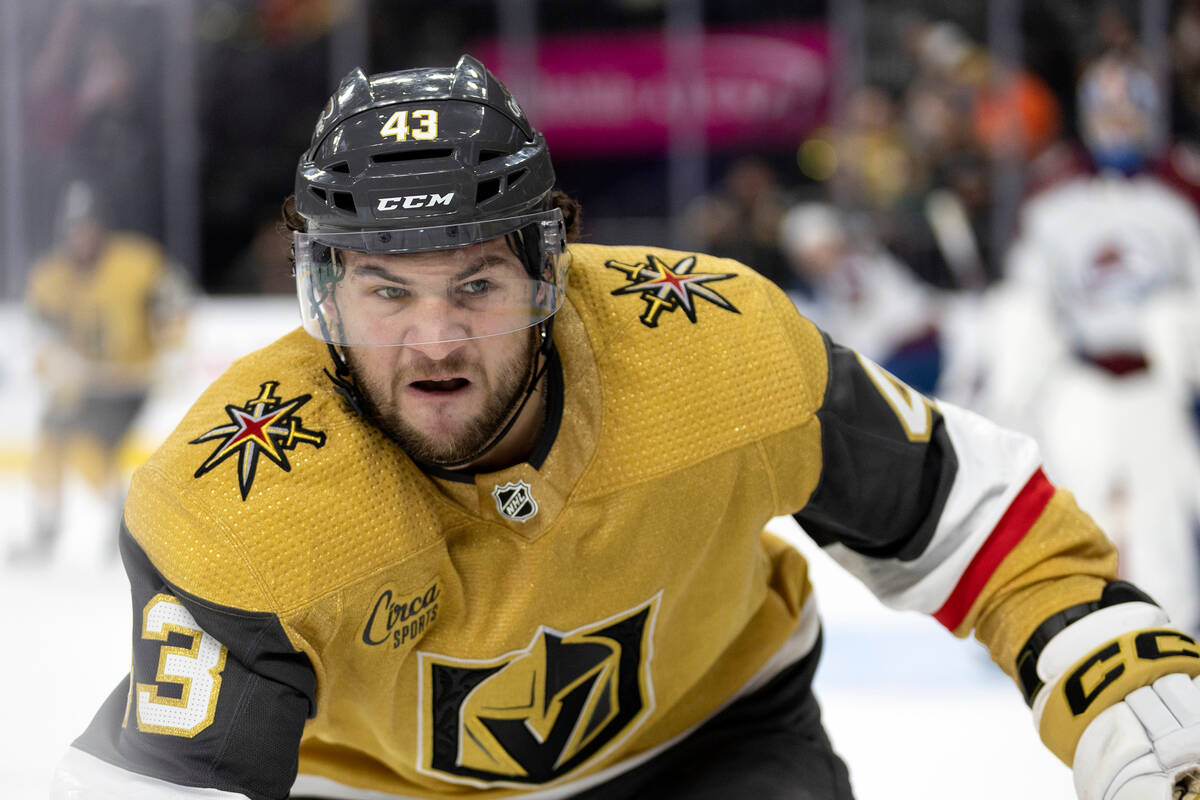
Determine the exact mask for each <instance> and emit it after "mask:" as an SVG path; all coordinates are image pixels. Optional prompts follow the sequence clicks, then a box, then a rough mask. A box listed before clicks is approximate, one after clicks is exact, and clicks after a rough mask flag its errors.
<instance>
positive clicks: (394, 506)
mask: <svg viewBox="0 0 1200 800" xmlns="http://www.w3.org/2000/svg"><path fill="white" fill-rule="evenodd" d="M333 376H334V365H333V361H332V359H331V358H330V356H329V353H328V349H327V347H326V345H324V344H323V343H321V342H318V341H316V340H315V339H313V338H312V337H310V336H308V334H306V333H305V332H304V331H302V330H299V329H298V330H296V331H294V332H292V333H290V334H288V335H286V336H284V337H283V338H281V339H279V340H278V341H276V342H274V343H273V344H271V345H268V346H267V347H265V348H263V349H262V350H259V351H257V352H254V353H252V354H250V355H248V356H245V357H244V358H242V359H240V360H238V361H237V362H235V363H234V364H233V365H232V366H231V367H230V368H229V369H228V370H227V371H226V372H225V373H224V374H223V375H222V376H221V377H220V378H218V379H217V380H216V381H215V382H214V383H213V384H212V385H211V386H210V387H209V388H208V389H207V390H206V391H205V392H204V393H203V394H202V395H201V396H200V398H199V400H197V401H196V403H195V404H194V405H193V406H192V408H191V409H190V410H189V411H188V412H187V413H186V414H185V415H184V417H183V420H182V421H181V422H180V424H179V425H178V426H177V427H176V429H175V430H174V431H173V432H172V433H171V434H170V435H169V436H168V438H167V440H166V441H165V442H164V444H163V445H162V446H161V447H160V448H159V449H158V450H157V451H156V452H155V453H154V455H152V456H151V458H150V459H149V460H148V461H147V462H146V463H145V464H144V465H142V467H140V468H139V469H138V471H137V472H136V473H135V475H134V479H133V481H132V484H131V489H130V493H129V497H128V499H127V502H126V507H125V521H126V524H127V526H128V528H129V531H130V533H131V534H132V535H133V537H134V539H135V540H136V541H137V542H138V544H139V545H141V547H142V548H143V549H144V550H145V551H146V553H147V555H148V556H149V557H150V558H151V560H152V561H153V562H154V564H155V566H156V568H157V569H159V571H160V572H162V574H163V575H164V577H166V578H167V579H168V580H169V581H171V582H172V583H174V584H175V585H177V586H179V587H181V588H184V589H186V590H187V591H190V592H192V593H193V594H196V595H198V596H202V597H205V598H207V599H209V600H212V601H213V602H218V603H221V604H223V605H227V606H232V607H237V608H243V609H247V610H267V609H264V608H262V606H264V605H266V606H268V607H269V608H273V607H295V606H297V605H300V604H303V602H305V599H306V598H309V597H313V596H316V595H320V594H322V593H324V592H327V591H330V590H332V589H334V588H336V587H337V585H339V584H340V583H342V582H347V581H350V580H353V579H354V577H355V576H357V575H359V574H362V573H364V572H365V571H370V570H372V569H376V568H378V566H379V562H378V561H375V562H372V561H371V559H370V557H371V555H372V554H374V555H376V556H378V555H379V554H380V553H383V552H391V553H393V554H395V553H399V552H401V551H402V550H404V548H405V547H409V546H411V547H412V548H413V549H420V548H422V547H424V546H426V545H427V544H428V543H429V542H430V541H431V539H432V537H433V536H434V535H435V534H434V531H436V528H437V526H436V524H435V519H434V515H433V511H432V508H431V504H430V503H429V502H428V499H427V496H426V495H427V494H428V490H427V489H425V488H423V487H424V485H425V484H426V483H427V481H426V480H425V479H424V478H423V476H422V475H421V474H420V472H419V471H418V470H417V469H416V468H415V467H414V466H413V465H412V463H411V461H409V460H408V459H407V457H405V456H404V455H403V453H402V452H401V451H400V449H399V448H398V447H397V446H396V445H395V444H394V443H393V442H391V440H389V439H387V437H385V436H384V435H383V434H382V432H380V431H379V430H378V429H377V428H375V427H374V426H373V425H371V424H369V423H368V422H366V421H365V420H364V419H363V418H362V417H361V416H360V415H359V414H358V413H357V412H356V411H354V410H353V409H352V408H351V407H350V406H349V404H348V403H347V401H346V400H345V399H344V397H343V396H342V395H340V394H339V393H338V392H337V391H336V387H335V384H334V382H333ZM363 497H371V498H372V502H370V503H364V502H362V498H363ZM388 537H391V538H390V539H389V538H388ZM385 540H387V541H385ZM385 544H390V545H392V549H391V550H390V551H388V550H387V548H385V547H384V545H385Z"/></svg>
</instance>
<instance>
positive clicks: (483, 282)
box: [458, 278, 492, 297]
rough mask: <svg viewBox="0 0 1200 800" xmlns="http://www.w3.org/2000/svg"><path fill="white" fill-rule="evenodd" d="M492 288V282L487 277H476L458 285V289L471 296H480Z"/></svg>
mask: <svg viewBox="0 0 1200 800" xmlns="http://www.w3.org/2000/svg"><path fill="white" fill-rule="evenodd" d="M491 289H492V282H491V281H489V280H488V279H487V278H476V279H474V280H470V281H467V282H466V283H464V284H462V285H461V286H459V287H458V290H459V291H460V292H462V293H463V294H465V295H469V296H471V297H480V296H481V295H484V294H487V293H488V292H489V291H490V290H491Z"/></svg>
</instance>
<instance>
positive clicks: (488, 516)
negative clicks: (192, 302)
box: [55, 56, 1200, 800]
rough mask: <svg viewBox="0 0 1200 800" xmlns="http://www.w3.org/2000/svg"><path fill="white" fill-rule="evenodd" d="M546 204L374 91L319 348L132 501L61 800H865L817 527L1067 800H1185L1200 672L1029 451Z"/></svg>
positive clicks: (524, 128) (329, 171)
mask: <svg viewBox="0 0 1200 800" xmlns="http://www.w3.org/2000/svg"><path fill="white" fill-rule="evenodd" d="M553 180H554V176H553V171H552V168H551V164H550V160H549V155H548V152H547V149H546V143H545V141H544V139H543V137H542V136H541V135H540V134H539V133H537V132H536V131H535V130H533V129H532V128H531V127H530V125H529V122H528V121H527V120H526V118H525V116H524V114H523V113H522V112H521V109H520V107H519V106H518V105H517V102H516V101H515V100H514V99H513V98H512V97H511V96H510V95H509V94H508V92H507V91H506V90H505V89H504V87H503V86H502V85H500V84H499V83H498V82H497V81H496V79H495V78H494V77H493V76H492V75H491V74H490V73H489V72H488V71H487V70H486V69H485V68H484V66H483V65H482V64H480V63H479V62H477V61H475V60H474V59H472V58H470V57H467V56H464V57H463V58H462V59H461V60H460V61H459V62H458V64H457V66H456V67H454V68H453V69H419V70H409V71H404V72H396V73H389V74H383V75H375V76H372V77H369V78H368V77H367V76H366V75H365V74H363V72H362V71H361V70H355V71H354V72H352V73H351V74H350V75H348V76H347V77H346V79H345V80H344V81H343V83H342V84H341V86H340V87H339V88H338V90H337V92H336V93H335V94H334V96H333V98H332V99H331V100H330V102H329V105H328V106H327V107H326V108H325V110H324V112H323V113H322V114H321V117H320V120H319V121H318V123H317V126H316V130H315V131H314V135H313V138H312V144H311V147H310V149H309V150H307V151H306V152H305V153H304V155H303V156H302V157H301V159H300V164H299V167H298V170H297V174H296V185H295V186H296V191H295V196H294V199H292V200H289V202H288V203H287V204H286V216H287V219H288V220H289V221H290V222H291V223H292V224H293V225H294V226H295V227H296V228H298V230H297V231H296V233H295V239H294V241H295V263H296V278H297V285H298V292H299V299H300V306H301V312H302V318H303V330H298V331H296V332H294V333H292V334H289V335H287V336H285V337H284V338H283V339H281V340H279V341H278V342H276V343H275V344H273V345H271V346H269V347H267V348H266V349H264V350H261V351H259V352H257V353H254V354H252V355H249V356H247V357H246V358H244V359H242V360H241V361H239V362H238V363H236V364H235V365H234V366H233V367H232V368H231V369H230V371H229V372H228V373H227V374H226V375H224V376H223V377H222V378H220V379H219V380H218V381H217V382H216V383H215V384H213V386H212V387H211V388H210V389H209V390H208V391H206V392H205V393H204V394H203V395H202V396H201V397H200V399H199V400H198V401H197V403H196V405H195V406H193V408H192V409H191V410H190V411H189V412H188V414H187V416H186V417H185V418H184V420H183V422H182V423H181V425H180V427H179V428H178V429H177V430H176V431H175V433H173V434H172V435H171V436H170V438H169V440H168V441H167V442H166V444H165V445H164V446H163V448H162V449H161V450H160V451H159V452H158V453H157V454H156V455H155V456H154V457H153V458H152V459H151V460H150V461H149V462H148V463H147V464H146V465H145V466H144V467H142V468H141V469H140V470H139V472H138V473H137V475H136V477H135V480H134V485H133V488H132V491H131V493H130V495H129V498H128V502H127V504H126V508H125V522H126V528H127V529H126V532H125V535H124V537H123V540H122V547H123V555H124V558H125V563H126V567H127V569H128V573H129V578H130V583H131V586H132V592H133V609H134V614H133V630H132V636H133V656H132V672H131V675H130V676H129V677H128V678H127V679H125V680H122V681H121V682H120V684H119V685H118V686H117V688H116V689H115V690H114V691H113V693H112V695H111V696H110V697H109V699H108V700H107V701H106V702H105V703H104V704H103V706H102V708H101V709H100V711H99V713H98V714H97V715H96V717H95V719H94V721H93V722H92V724H91V726H90V727H89V728H88V729H87V730H86V731H85V732H84V733H83V735H82V736H81V737H80V738H79V739H78V740H77V741H76V742H75V744H74V746H73V747H72V748H71V749H70V750H69V751H68V753H67V755H66V756H65V758H64V759H63V761H62V763H61V765H60V767H59V770H58V772H57V776H56V781H55V792H56V796H57V797H60V798H118V797H119V798H129V797H138V796H145V797H155V798H169V799H170V800H183V799H185V798H201V797H204V798H218V797H230V798H236V797H249V798H253V799H254V800H265V799H266V798H284V797H288V796H289V794H290V796H291V797H293V798H296V797H308V798H311V797H324V798H374V800H381V799H382V798H388V797H396V798H452V797H489V798H501V797H532V798H543V799H544V798H562V797H583V798H606V799H607V798H627V797H654V798H672V797H680V798H683V797H686V798H717V797H720V798H728V797H758V798H801V797H805V798H807V797H821V798H848V797H850V786H849V782H848V778H847V772H846V768H845V766H844V765H843V764H842V762H841V761H840V759H839V758H838V757H837V756H836V755H835V754H834V752H833V751H832V749H831V748H830V744H829V741H828V739H827V738H826V736H825V733H824V732H823V730H822V728H821V723H820V719H819V712H818V708H817V704H816V702H815V700H814V698H813V695H812V692H811V689H810V681H811V678H812V675H813V669H814V667H815V665H816V661H817V657H818V654H819V651H820V647H821V644H820V643H821V634H820V623H819V621H818V617H817V610H816V604H815V601H814V598H813V596H812V592H811V587H810V585H809V583H808V579H807V572H806V567H805V563H804V561H803V559H802V558H801V556H800V555H799V554H798V553H797V552H796V551H795V550H793V549H792V548H791V547H790V546H788V545H786V544H785V543H784V542H782V541H780V540H778V539H776V538H774V537H772V536H770V535H768V534H765V533H764V532H763V526H764V523H766V522H767V521H768V520H769V519H771V518H772V517H774V516H777V515H780V514H790V513H795V514H796V515H797V517H798V519H799V520H800V522H801V523H802V524H803V525H804V527H805V528H806V529H807V531H808V533H809V534H811V535H812V536H813V537H814V538H815V539H816V540H817V541H818V542H820V543H821V544H823V545H825V546H826V547H827V548H828V549H829V551H830V552H831V553H832V554H834V555H835V556H836V557H837V558H838V559H839V560H840V561H841V562H842V563H843V564H845V565H846V567H847V568H849V569H850V570H852V571H854V572H855V573H856V574H857V575H859V576H860V577H861V578H862V579H863V580H864V581H865V582H866V583H867V584H868V585H869V586H870V587H871V588H872V589H873V590H874V591H875V592H876V593H877V594H878V595H879V596H880V597H881V598H882V599H883V600H884V601H886V602H888V603H889V604H891V605H893V606H895V607H897V608H906V609H917V610H921V611H925V612H928V613H930V614H933V615H934V616H936V618H937V619H938V620H940V621H941V622H942V623H943V624H944V625H945V626H946V627H947V628H949V629H950V630H952V631H954V632H955V633H957V634H959V635H966V634H967V633H968V632H970V631H972V630H973V631H975V633H976V635H977V636H978V637H979V638H980V639H981V640H982V641H984V642H986V643H987V645H988V646H989V647H990V648H991V652H992V655H993V657H994V658H995V659H996V661H997V662H998V663H999V664H1000V665H1001V667H1003V668H1004V669H1005V670H1006V671H1007V672H1008V673H1009V674H1010V675H1012V676H1013V678H1014V679H1015V680H1016V681H1017V683H1018V684H1019V685H1020V687H1021V689H1022V691H1023V692H1024V694H1025V697H1026V699H1027V700H1028V701H1029V702H1030V703H1031V704H1032V707H1033V712H1034V716H1035V718H1036V720H1037V722H1038V727H1039V730H1040V732H1041V735H1042V737H1043V738H1044V739H1045V741H1046V743H1047V744H1048V745H1049V746H1050V748H1052V749H1053V751H1054V752H1055V753H1057V754H1058V755H1059V757H1061V758H1062V759H1063V760H1065V761H1066V762H1067V763H1073V764H1074V765H1075V768H1076V774H1077V775H1078V786H1079V792H1080V796H1081V797H1083V798H1088V799H1089V800H1092V799H1094V800H1101V798H1106V799H1107V800H1134V799H1135V798H1155V800H1158V799H1160V798H1161V800H1167V799H1168V798H1170V797H1171V796H1172V791H1173V788H1174V787H1175V784H1176V782H1177V781H1180V780H1183V781H1185V782H1186V780H1187V778H1186V774H1187V771H1188V770H1189V769H1191V768H1193V767H1195V766H1197V764H1198V763H1200V762H1197V757H1200V690H1198V689H1197V687H1196V686H1195V685H1194V683H1193V680H1192V676H1193V675H1194V674H1198V673H1200V650H1197V647H1196V644H1195V642H1194V641H1193V640H1192V639H1190V638H1189V637H1187V636H1186V635H1184V634H1182V633H1180V632H1178V631H1177V630H1175V629H1173V628H1172V627H1171V625H1170V623H1169V621H1168V619H1167V616H1166V614H1164V613H1163V611H1162V610H1161V609H1160V608H1159V607H1158V606H1156V605H1155V604H1154V603H1153V602H1152V601H1151V600H1150V599H1149V598H1148V597H1146V596H1145V595H1143V594H1142V593H1141V592H1140V591H1139V590H1137V589H1136V588H1134V587H1133V586H1132V585H1129V584H1123V583H1120V582H1116V581H1115V580H1114V578H1115V568H1116V563H1115V557H1114V553H1113V550H1112V548H1111V547H1110V546H1109V544H1108V542H1107V540H1106V539H1105V538H1104V536H1103V534H1102V533H1101V532H1100V531H1099V530H1098V529H1096V527H1095V526H1094V525H1093V524H1092V523H1091V522H1090V521H1089V519H1088V518H1087V517H1085V516H1084V515H1083V514H1081V513H1080V512H1079V510H1078V509H1077V508H1076V507H1075V505H1074V502H1073V501H1072V499H1071V497H1070V495H1069V494H1067V493H1066V492H1063V491H1060V490H1058V489H1056V488H1055V487H1053V486H1052V485H1051V484H1050V483H1049V482H1048V481H1047V480H1046V478H1045V477H1044V476H1043V474H1042V472H1041V471H1040V469H1039V467H1038V456H1037V449H1036V447H1035V445H1034V444H1033V442H1032V441H1031V440H1030V439H1028V438H1026V437H1024V436H1022V435H1019V434H1014V433H1010V432H1007V431H1004V430H1001V429H999V428H997V427H995V426H993V425H991V424H989V423H988V422H986V421H984V420H983V419H981V418H979V417H976V416H974V415H972V414H970V413H968V412H965V411H962V410H960V409H958V408H955V407H953V406H950V405H942V404H935V403H933V402H930V401H929V400H927V399H926V398H925V397H923V396H922V395H919V394H917V393H916V392H913V391H911V390H910V389H908V388H907V387H906V386H904V385H903V384H901V383H899V382H897V381H896V380H895V379H893V378H892V377H891V376H890V375H888V374H887V373H885V372H884V371H882V370H881V369H880V368H879V367H877V366H876V365H875V364H874V363H873V362H871V361H869V360H868V359H866V358H862V357H859V356H858V355H856V354H855V353H854V352H852V351H850V350H847V349H845V348H843V347H840V346H838V345H837V344H835V343H833V342H832V341H830V340H829V339H828V338H826V337H824V336H823V335H822V334H821V332H820V331H819V330H817V329H816V328H815V327H814V326H813V325H812V324H811V323H809V322H808V321H806V320H805V319H803V318H802V317H801V316H800V315H799V314H798V313H797V312H796V310H795V308H794V307H793V305H792V304H791V303H790V302H789V301H788V299H787V297H786V296H785V295H784V294H783V293H782V292H781V291H780V290H779V289H777V288H776V287H775V286H774V285H773V284H771V283H769V282H768V281H766V280H765V279H762V278H760V277H759V276H757V275H756V274H755V273H754V272H752V271H751V270H749V269H748V268H746V267H744V266H742V265H741V264H738V263H736V262H732V261H727V260H718V259H713V258H710V257H707V256H704V255H700V254H696V253H688V252H674V251H669V250H663V249H659V248H654V247H604V246H598V245H582V244H571V245H568V244H567V239H568V238H569V236H570V232H571V231H572V229H573V228H574V227H575V222H576V221H577V219H578V216H577V207H576V206H574V205H573V204H572V203H571V202H570V201H569V200H568V199H566V198H565V196H564V195H562V194H560V193H558V192H556V191H554V190H553V188H552V187H553ZM568 267H569V270H570V283H569V285H568V282H567V272H568ZM1185 788H1186V787H1185Z"/></svg>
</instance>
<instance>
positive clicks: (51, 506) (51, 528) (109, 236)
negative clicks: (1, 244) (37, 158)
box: [10, 182, 188, 561]
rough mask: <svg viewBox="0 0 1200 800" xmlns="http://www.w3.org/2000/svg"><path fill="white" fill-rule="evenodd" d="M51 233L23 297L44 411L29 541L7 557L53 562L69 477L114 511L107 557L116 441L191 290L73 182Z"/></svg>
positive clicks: (114, 504)
mask: <svg viewBox="0 0 1200 800" xmlns="http://www.w3.org/2000/svg"><path fill="white" fill-rule="evenodd" d="M57 227H58V230H59V232H60V244H59V246H58V247H57V248H56V249H55V250H54V251H52V252H51V253H49V254H47V255H46V256H45V257H43V258H42V259H41V260H40V261H39V262H38V263H36V264H35V265H34V268H33V271H32V272H31V273H30V279H29V286H28V291H27V296H26V302H27V306H28V310H29V313H30V315H31V317H32V319H33V323H34V326H35V341H36V342H37V345H36V348H37V351H36V354H35V364H36V371H37V377H38V379H39V381H40V382H41V386H42V390H43V394H44V396H45V403H44V411H43V414H42V419H41V425H40V430H39V441H38V442H37V443H36V445H35V448H34V453H35V455H34V465H33V468H34V476H33V477H34V486H35V494H36V497H35V531H34V538H33V541H32V542H30V543H28V545H27V546H24V547H21V548H18V549H16V550H14V551H13V552H12V553H11V554H10V557H11V558H12V559H13V560H23V561H42V560H46V559H48V558H49V557H50V556H51V555H52V551H53V548H54V544H55V541H56V538H57V537H58V535H59V532H60V524H61V522H62V520H61V519H60V517H61V513H60V512H61V506H62V501H63V486H64V478H65V475H66V473H67V471H68V470H69V469H73V470H74V471H77V472H78V473H79V475H80V476H81V477H82V478H83V479H84V480H85V481H86V482H87V483H88V484H89V485H90V486H91V488H92V489H93V490H94V491H95V492H97V493H99V494H101V495H103V496H105V497H106V498H107V499H108V501H109V502H110V503H111V511H112V517H111V519H109V520H104V521H103V522H102V525H101V526H100V527H102V528H105V529H108V530H106V531H105V532H106V533H111V534H112V545H113V546H112V548H111V549H112V552H113V553H114V554H115V552H116V548H115V545H116V533H117V530H118V527H117V526H118V518H117V513H118V509H119V508H120V503H121V500H122V499H123V493H124V486H123V476H122V475H121V474H120V469H119V463H118V456H119V454H120V450H121V445H122V441H123V439H124V437H125V434H126V432H127V431H128V430H129V428H130V426H131V424H132V423H133V421H134V418H135V417H136V416H137V414H138V411H139V410H140V408H141V406H142V404H143V402H144V401H145V399H146V395H147V392H148V391H149V389H150V386H151V383H152V382H153V380H154V378H155V370H156V365H157V361H158V359H159V357H160V355H161V354H162V352H163V350H164V348H165V347H166V346H167V345H169V344H170V343H172V342H174V341H177V340H178V338H179V335H180V333H181V328H182V323H183V313H184V306H185V301H186V297H187V294H188V292H187V290H186V282H185V281H184V279H183V278H182V276H181V274H180V272H179V271H178V270H176V269H174V268H172V267H171V266H170V265H169V264H168V262H167V259H166V256H165V254H164V252H163V250H162V248H161V247H159V246H158V245H157V244H156V243H154V242H153V241H150V240H149V239H146V238H144V237H142V236H140V235H136V234H131V233H126V232H120V231H115V230H112V229H110V228H109V227H108V225H107V223H106V220H105V218H104V210H103V209H102V207H101V205H100V198H99V197H97V195H96V192H95V191H94V190H93V188H92V187H91V186H89V185H88V184H86V183H83V182H73V183H71V184H70V185H69V187H68V189H67V191H66V193H65V196H64V198H63V201H62V208H61V211H60V214H59V218H58V223H57Z"/></svg>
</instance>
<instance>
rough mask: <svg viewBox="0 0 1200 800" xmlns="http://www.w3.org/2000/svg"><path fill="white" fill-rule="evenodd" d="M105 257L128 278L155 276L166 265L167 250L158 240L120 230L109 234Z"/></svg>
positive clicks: (109, 263)
mask: <svg viewBox="0 0 1200 800" xmlns="http://www.w3.org/2000/svg"><path fill="white" fill-rule="evenodd" d="M105 259H106V264H107V265H108V266H110V268H111V269H113V270H114V271H119V272H120V273H121V274H122V275H123V276H124V277H125V279H126V280H128V279H129V278H130V277H132V276H134V275H136V276H138V277H142V278H153V277H155V276H157V275H158V274H159V273H160V272H161V271H162V270H163V269H164V268H165V266H166V251H165V250H163V248H162V245H160V244H159V243H158V242H156V241H154V240H153V239H151V238H149V237H147V236H143V235H142V234H140V233H128V232H124V231H119V232H116V233H111V234H109V237H108V243H107V245H106V252H105Z"/></svg>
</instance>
